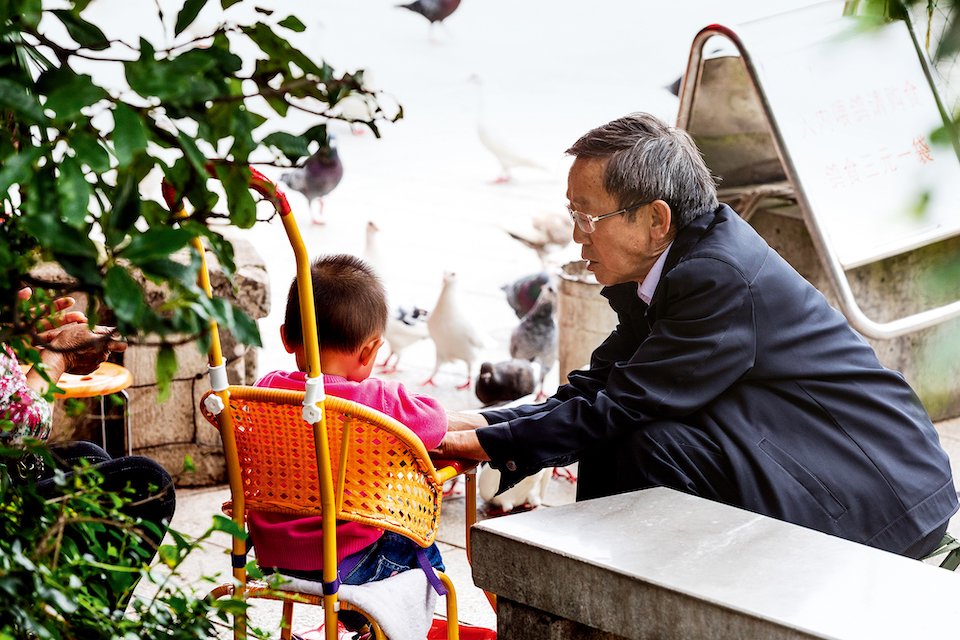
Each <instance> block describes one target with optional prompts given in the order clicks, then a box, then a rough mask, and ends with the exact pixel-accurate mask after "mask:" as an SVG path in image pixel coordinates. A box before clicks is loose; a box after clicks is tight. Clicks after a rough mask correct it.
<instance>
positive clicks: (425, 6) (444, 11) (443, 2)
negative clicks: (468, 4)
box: [397, 0, 460, 26]
mask: <svg viewBox="0 0 960 640" xmlns="http://www.w3.org/2000/svg"><path fill="white" fill-rule="evenodd" d="M459 6H460V0H415V1H414V2H408V3H407V4H398V5H397V7H399V8H401V9H409V10H410V11H413V12H414V13H419V14H420V15H422V16H423V17H424V18H426V19H427V20H429V21H430V25H431V26H433V23H434V22H443V21H444V20H446V19H447V18H449V17H450V14H452V13H453V12H454V11H456V10H457V7H459Z"/></svg>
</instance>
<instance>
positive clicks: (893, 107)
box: [800, 80, 921, 138]
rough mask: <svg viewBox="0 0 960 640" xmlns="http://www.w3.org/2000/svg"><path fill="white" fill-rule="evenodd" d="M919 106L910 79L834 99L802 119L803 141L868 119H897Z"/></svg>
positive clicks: (918, 92)
mask: <svg viewBox="0 0 960 640" xmlns="http://www.w3.org/2000/svg"><path fill="white" fill-rule="evenodd" d="M920 106H921V100H920V91H919V89H918V87H917V85H915V84H914V83H912V82H910V81H909V80H905V81H904V82H902V83H900V84H897V85H891V86H888V87H882V88H879V89H873V90H871V91H864V92H863V93H857V94H854V95H851V96H849V97H847V98H841V99H838V100H834V101H833V102H831V103H830V104H829V105H828V106H824V107H820V108H817V109H816V110H814V111H813V112H812V113H811V114H810V115H805V116H801V122H800V129H801V135H802V137H803V138H813V137H818V136H829V135H833V134H835V133H838V132H840V131H843V130H845V129H848V128H849V127H851V126H857V125H862V124H864V123H868V122H869V121H870V120H879V119H882V118H888V117H897V116H899V115H902V114H904V113H906V112H907V111H910V110H912V109H916V108H918V107H920Z"/></svg>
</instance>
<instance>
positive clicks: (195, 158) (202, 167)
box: [177, 131, 207, 175]
mask: <svg viewBox="0 0 960 640" xmlns="http://www.w3.org/2000/svg"><path fill="white" fill-rule="evenodd" d="M177 140H178V141H179V142H180V148H181V149H183V155H184V156H186V158H187V160H189V161H190V164H191V165H193V168H194V169H195V170H196V171H197V172H198V173H200V174H201V175H206V172H207V158H206V157H205V156H204V155H203V152H201V151H200V147H198V146H197V142H196V140H194V139H193V138H191V137H190V136H188V135H187V134H185V133H183V132H182V131H181V132H179V133H177Z"/></svg>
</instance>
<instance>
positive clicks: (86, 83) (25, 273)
mask: <svg viewBox="0 0 960 640" xmlns="http://www.w3.org/2000/svg"><path fill="white" fill-rule="evenodd" d="M130 1H131V2H133V3H136V4H138V5H140V16H142V19H143V20H144V22H152V26H153V27H155V31H156V32H157V33H161V34H163V35H162V36H160V37H158V38H157V40H158V41H154V40H151V39H148V38H146V37H141V38H140V39H139V40H138V41H137V42H123V41H121V40H116V39H112V38H111V37H110V36H108V34H107V33H105V32H104V30H103V29H102V28H101V27H100V26H98V25H97V24H95V23H94V22H92V21H90V20H89V19H87V18H86V17H85V16H84V14H85V13H87V9H88V5H90V0H64V1H63V2H59V3H56V4H55V5H54V3H43V2H41V0H0V198H2V202H0V207H2V208H0V228H2V233H0V343H4V344H10V345H12V346H13V347H14V348H15V350H16V351H17V353H18V355H20V356H21V362H33V363H36V362H38V361H39V357H38V352H37V351H36V349H35V348H34V347H33V346H32V343H33V342H34V340H35V338H36V335H37V331H38V328H39V326H40V321H41V319H42V318H43V316H44V314H43V313H42V309H43V305H44V304H49V302H50V301H51V300H52V298H54V297H56V296H58V295H62V294H63V293H64V292H65V290H68V291H69V292H82V293H84V294H86V296H87V300H88V307H87V315H88V316H89V317H90V319H91V321H92V322H98V321H103V320H105V319H107V318H109V322H111V323H113V324H116V326H117V328H118V330H119V332H120V333H121V334H122V335H124V336H125V337H126V338H127V339H128V340H129V341H131V342H137V341H144V342H145V341H149V342H151V343H159V344H160V345H162V348H161V351H160V354H159V357H158V359H157V369H158V380H159V383H160V385H161V388H162V387H163V384H164V383H165V382H168V381H169V380H170V379H171V377H172V375H173V372H174V371H175V369H176V362H175V359H174V355H173V353H174V352H173V348H172V346H173V345H174V344H177V343H179V342H184V341H188V340H193V339H196V338H200V344H201V346H202V345H203V344H204V340H205V335H204V334H205V332H206V329H207V327H208V326H209V323H210V321H211V320H216V321H217V323H218V324H219V325H220V326H221V327H223V328H225V329H228V330H230V331H231V332H232V333H233V334H234V335H235V336H236V337H237V339H238V340H239V341H241V342H243V343H245V344H253V345H257V344H259V334H258V332H257V328H256V324H255V323H254V322H253V321H252V320H251V319H250V318H249V317H247V316H246V315H245V314H244V313H243V312H242V311H241V310H240V309H239V308H236V307H234V306H233V305H231V304H228V303H225V302H223V301H222V300H216V301H211V300H209V299H207V298H206V296H205V295H204V294H203V293H202V291H201V290H200V289H199V288H198V286H197V284H196V282H197V274H198V270H199V261H198V259H197V258H196V257H190V256H191V252H190V251H187V250H186V248H187V247H188V245H189V243H190V242H191V241H192V240H193V239H194V238H197V237H200V238H202V239H203V240H204V241H205V243H206V244H207V245H208V246H209V248H210V250H211V251H212V252H214V254H215V255H216V257H217V259H218V262H219V263H220V265H221V267H222V268H223V269H224V270H225V271H226V272H227V275H228V276H229V275H230V273H231V272H232V270H233V269H234V262H233V256H232V250H231V246H230V244H229V243H228V242H227V241H226V240H224V238H223V237H222V236H221V235H220V234H219V233H217V232H216V226H217V225H218V224H219V225H224V224H231V225H235V226H238V227H241V228H248V227H250V226H252V225H253V224H254V223H255V222H256V219H257V206H256V205H257V202H256V200H255V199H254V196H253V194H252V192H251V191H250V190H249V189H248V181H249V178H250V172H249V166H250V164H251V162H253V161H256V162H257V163H258V164H274V165H276V166H291V165H293V164H297V163H299V162H300V161H302V160H303V159H304V158H305V157H307V156H308V155H309V154H310V153H311V152H312V150H315V149H317V148H319V147H321V146H326V145H327V144H328V141H327V126H326V125H327V123H328V122H329V121H330V120H331V119H342V118H341V117H340V116H337V115H335V113H334V112H335V107H336V105H337V103H338V102H339V101H341V100H343V99H344V98H346V97H347V96H353V97H354V98H359V99H361V100H363V101H364V102H365V103H366V105H367V110H368V112H369V113H370V114H372V115H371V117H370V119H369V120H364V121H362V122H363V123H365V124H366V125H367V126H368V127H369V128H370V129H371V130H372V131H373V133H374V134H376V135H379V131H378V126H379V125H380V124H382V123H384V122H392V121H394V120H396V119H397V118H399V117H401V116H402V111H401V110H399V107H398V108H397V110H396V112H395V113H391V114H388V113H386V112H385V111H384V110H383V108H382V107H381V104H380V101H381V99H382V96H381V95H380V94H378V93H377V92H374V91H371V90H369V89H368V88H366V87H365V86H364V77H363V72H362V71H356V72H352V73H338V72H337V71H335V70H334V69H333V68H332V67H330V66H329V65H327V64H326V63H324V62H322V61H315V60H313V59H311V58H310V57H309V56H307V55H305V54H304V53H303V52H302V51H300V49H298V48H297V47H295V46H294V45H293V44H291V42H290V41H289V39H288V38H290V37H292V36H293V35H294V34H296V33H300V32H302V31H304V30H305V25H304V24H303V22H302V21H301V20H300V19H298V18H296V17H295V16H284V17H282V16H275V15H274V12H273V11H272V10H269V9H263V8H259V7H250V5H251V3H250V2H245V1H244V0H219V2H216V1H215V0H184V1H183V2H182V3H179V0H158V1H156V2H150V1H149V0H130ZM171 2H178V7H179V8H178V10H177V11H176V12H174V13H173V14H172V15H169V14H167V13H165V12H164V8H165V7H169V6H170V4H171ZM208 5H209V7H208ZM54 7H55V8H54ZM208 8H209V10H210V11H222V14H223V15H234V14H237V12H240V11H243V10H245V9H246V8H252V9H253V11H247V14H248V15H252V16H254V17H253V18H252V19H250V20H247V21H246V22H245V23H241V22H240V21H226V20H224V21H223V22H221V23H220V24H218V25H217V26H216V27H214V28H212V29H210V30H209V32H202V33H196V34H194V35H193V36H190V35H187V34H189V33H191V29H194V30H195V29H197V28H199V27H198V26H197V19H198V16H200V15H201V14H202V13H203V12H204V10H205V9H208ZM137 26H140V27H142V26H143V25H137ZM146 32H147V30H144V33H146ZM159 41H162V42H159ZM251 50H252V51H254V52H255V53H254V54H253V55H251V54H250V53H249V52H250V51H251ZM240 52H244V55H242V56H241V54H240ZM111 69H113V70H116V69H120V70H121V71H122V77H123V82H122V83H121V85H120V86H111V85H107V84H106V83H104V82H102V81H100V80H98V78H101V77H110V73H108V72H107V73H103V74H101V73H99V71H100V70H111ZM292 115H297V116H300V117H301V118H304V117H305V118H306V119H307V120H309V122H308V124H307V125H305V126H304V127H302V128H300V129H296V130H289V129H291V128H292V127H293V125H290V124H288V122H290V121H292V118H290V117H289V116H292ZM278 123H280V124H279V126H278ZM211 172H212V173H214V174H215V175H216V177H217V178H218V179H219V181H220V183H221V184H222V187H223V189H222V193H223V194H224V196H223V200H224V201H225V202H224V203H223V204H225V210H226V211H228V212H229V213H226V214H224V213H216V212H215V210H214V207H215V205H217V204H218V202H219V201H220V200H221V196H219V195H218V192H216V191H214V190H211V187H210V185H209V184H208V176H209V174H210V173H211ZM161 176H162V177H163V178H164V179H165V180H166V181H167V182H168V183H169V185H171V187H172V189H173V191H174V192H175V193H176V194H179V196H180V197H182V198H183V199H185V200H186V201H189V203H191V205H192V211H191V212H190V213H189V214H188V215H186V217H177V218H175V215H176V214H177V212H171V211H169V210H168V209H167V207H166V206H164V205H163V204H161V203H160V202H159V201H155V200H153V199H150V198H148V197H145V196H144V195H143V193H142V191H143V186H144V185H146V184H148V183H149V182H151V181H152V182H154V183H157V184H154V185H153V190H154V191H156V188H157V187H158V183H159V181H160V177H161ZM41 262H54V263H58V264H59V265H60V266H61V267H62V268H63V269H64V270H65V271H66V273H67V274H68V275H69V276H71V277H72V278H73V280H74V282H73V283H71V284H69V285H63V284H60V283H57V282H45V281H42V280H40V279H39V278H38V277H37V276H36V275H35V273H36V270H35V267H36V266H37V265H38V264H39V263H41ZM148 282H150V283H155V284H157V285H160V286H162V287H163V288H164V290H165V294H164V296H163V300H162V303H161V304H160V305H159V306H151V304H149V303H148V299H147V296H146V293H145V284H146V283H148ZM25 285H29V286H32V287H33V288H34V296H33V298H32V299H31V300H30V302H29V304H28V303H27V302H25V301H19V300H18V299H17V291H18V290H19V289H20V288H21V287H23V286H25ZM36 452H37V453H38V454H39V453H42V448H41V449H38V450H37V451H36ZM16 455H19V452H15V451H10V450H6V451H0V505H2V508H0V598H2V600H3V606H2V607H0V640H6V639H8V638H9V639H12V638H17V639H20V638H33V637H36V638H42V639H45V638H50V639H67V638H71V639H72V638H117V639H120V638H124V639H127V638H158V639H159V638H164V639H167V638H171V639H175V640H176V639H187V638H190V639H194V638H207V637H214V636H215V635H216V632H217V630H218V627H220V626H222V625H224V624H225V622H226V620H227V619H228V615H227V614H228V613H233V612H237V611H240V610H242V609H243V608H244V607H245V606H246V605H245V603H243V602H241V601H238V600H234V599H229V598H227V599H221V600H218V601H216V602H212V601H209V600H205V599H198V598H197V597H196V596H195V595H194V593H196V590H201V591H202V590H203V585H195V584H194V585H190V588H189V589H188V590H187V589H185V588H184V587H181V586H179V584H180V583H179V582H178V571H179V569H180V568H181V566H182V563H183V562H184V560H185V559H186V558H187V556H188V555H189V553H190V552H191V551H192V550H193V549H195V548H196V546H197V545H198V544H202V543H203V542H204V540H205V539H206V538H207V537H209V535H211V534H212V533H213V532H214V531H225V532H227V533H230V534H231V535H235V534H237V532H236V531H234V526H233V523H232V522H231V521H230V520H228V519H224V518H217V519H216V520H215V521H214V524H213V526H212V527H211V529H210V531H208V532H207V534H206V535H205V536H204V537H202V538H201V539H200V540H189V539H187V538H185V537H184V536H182V535H179V534H177V533H176V532H172V531H171V532H170V537H171V538H172V540H173V543H172V544H170V545H165V546H162V547H161V548H160V549H159V550H158V553H157V557H158V558H159V559H160V562H159V563H156V564H155V566H154V567H153V568H149V567H148V566H147V561H148V560H149V559H150V558H151V557H153V551H154V550H153V549H152V548H148V547H149V545H147V543H146V541H145V540H144V539H143V538H142V536H141V535H140V532H141V531H142V529H141V527H143V526H146V525H144V524H142V523H139V522H134V521H131V520H129V519H128V518H125V517H124V516H123V514H122V512H121V507H122V506H123V505H124V503H125V501H129V499H130V498H129V496H124V495H116V494H114V493H111V492H108V491H105V490H103V488H102V487H101V486H100V482H99V479H98V477H97V474H96V473H95V472H93V471H92V470H87V471H84V472H80V473H77V474H75V475H73V476H71V477H70V478H71V479H69V480H68V479H67V477H60V482H61V485H62V487H61V488H62V490H63V494H64V497H63V498H62V499H58V500H48V499H44V498H43V497H42V496H40V495H38V494H37V493H36V492H35V491H33V490H32V488H31V486H32V485H30V484H24V483H11V477H10V474H9V473H8V467H9V466H10V465H11V464H14V463H12V462H11V458H10V456H16ZM104 540H108V541H109V542H104ZM250 569H251V571H252V572H253V573H254V575H256V570H255V567H251V568H250ZM130 572H139V573H141V574H142V575H143V580H146V581H149V582H152V583H153V584H154V587H155V588H154V593H155V595H154V596H153V597H151V598H149V599H138V600H135V601H134V602H132V603H131V605H130V607H129V608H128V612H127V614H126V615H124V612H123V611H113V610H111V607H109V606H106V603H107V602H108V601H109V599H108V597H107V590H108V589H109V588H110V586H111V581H112V580H114V579H116V578H117V576H122V575H123V574H129V573H130ZM249 631H250V632H251V635H252V636H254V637H267V635H266V634H264V633H260V632H257V630H255V629H250V630H249Z"/></svg>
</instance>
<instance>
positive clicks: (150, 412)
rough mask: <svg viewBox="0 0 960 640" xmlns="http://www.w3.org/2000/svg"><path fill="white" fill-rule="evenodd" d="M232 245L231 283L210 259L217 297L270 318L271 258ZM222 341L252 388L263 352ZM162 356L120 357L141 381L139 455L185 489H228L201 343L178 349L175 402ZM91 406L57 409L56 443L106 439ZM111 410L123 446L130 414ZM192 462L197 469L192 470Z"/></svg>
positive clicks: (131, 353)
mask: <svg viewBox="0 0 960 640" xmlns="http://www.w3.org/2000/svg"><path fill="white" fill-rule="evenodd" d="M231 242H232V244H233V247H234V258H235V264H236V272H235V273H234V275H233V277H232V278H230V279H228V278H227V277H226V276H225V275H224V273H223V271H222V270H221V269H220V267H219V265H218V264H217V263H216V261H215V260H214V259H212V256H210V254H208V255H207V259H208V261H209V263H210V264H209V270H210V278H211V285H212V287H213V290H214V295H215V296H217V297H223V298H226V299H229V300H231V301H232V302H234V303H235V304H237V305H238V306H239V307H240V308H241V309H243V310H244V311H245V312H246V313H247V315H249V316H250V317H251V318H253V319H254V320H256V319H259V318H262V317H264V316H266V315H267V313H268V312H269V311H270V282H269V278H268V275H267V271H266V267H265V265H264V262H263V259H262V258H261V257H260V255H259V254H258V253H257V252H256V250H255V249H254V247H253V246H252V245H251V244H250V243H249V242H248V241H247V240H243V239H238V238H232V239H231ZM147 286H148V289H147V293H148V297H149V298H151V301H156V302H159V301H160V300H162V298H163V290H162V289H161V288H160V287H157V286H155V285H152V284H148V285H147ZM220 336H221V343H222V349H223V357H224V360H225V362H226V363H227V376H228V379H229V381H230V383H231V384H252V383H253V382H254V380H255V377H256V373H257V371H256V369H257V357H256V356H257V354H256V350H255V349H252V348H249V347H246V346H244V345H241V344H239V343H238V342H237V341H236V339H235V338H234V337H233V336H232V335H231V334H229V333H228V332H226V331H224V330H222V329H221V331H220ZM157 352H158V348H157V347H153V346H147V345H138V344H135V343H131V344H130V345H129V346H128V348H127V350H126V351H125V352H124V353H123V354H120V356H119V357H117V358H115V359H116V361H117V362H118V363H119V364H122V365H123V366H125V367H126V368H127V369H129V370H130V372H131V374H132V375H133V384H132V385H131V387H130V388H129V389H127V394H128V396H129V414H130V423H131V429H132V443H131V446H132V449H133V453H134V454H136V455H145V456H148V457H150V458H153V459H154V460H156V461H158V462H159V463H160V464H162V465H163V466H164V468H166V469H167V471H169V472H170V474H171V475H172V476H173V477H174V480H175V481H176V483H177V486H181V487H182V486H204V485H211V484H218V483H221V482H225V481H226V467H225V465H224V461H223V454H222V451H221V446H220V435H219V433H218V432H217V430H216V428H214V427H213V426H212V425H210V424H209V423H208V422H207V421H206V420H205V419H204V417H203V415H202V414H201V413H200V411H199V399H200V398H201V397H202V395H203V394H204V393H205V392H206V391H207V390H208V389H209V388H210V384H209V380H208V377H207V356H206V353H201V352H200V350H199V348H198V344H197V342H195V341H193V342H188V343H185V344H182V345H179V346H177V347H175V353H176V356H177V371H176V373H175V374H174V376H173V382H172V383H171V390H170V395H169V397H168V399H167V400H166V401H164V402H160V401H159V394H158V391H157V385H156V358H157ZM84 402H85V403H86V404H87V405H88V407H87V409H86V410H84V411H82V412H80V415H76V416H70V415H67V411H66V405H65V403H63V402H57V406H56V412H55V415H54V433H53V434H52V439H54V440H65V439H75V438H81V439H89V440H93V441H99V440H100V421H99V417H100V404H99V400H87V401H84ZM106 406H107V417H108V423H107V426H108V442H111V443H116V444H117V445H119V444H121V443H120V438H119V434H120V433H122V410H121V407H119V406H117V403H115V402H107V403H106ZM111 449H112V450H116V449H119V446H117V447H111ZM188 457H189V459H190V461H191V462H192V466H193V467H194V469H193V470H187V468H186V466H185V461H186V460H187V458H188Z"/></svg>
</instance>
